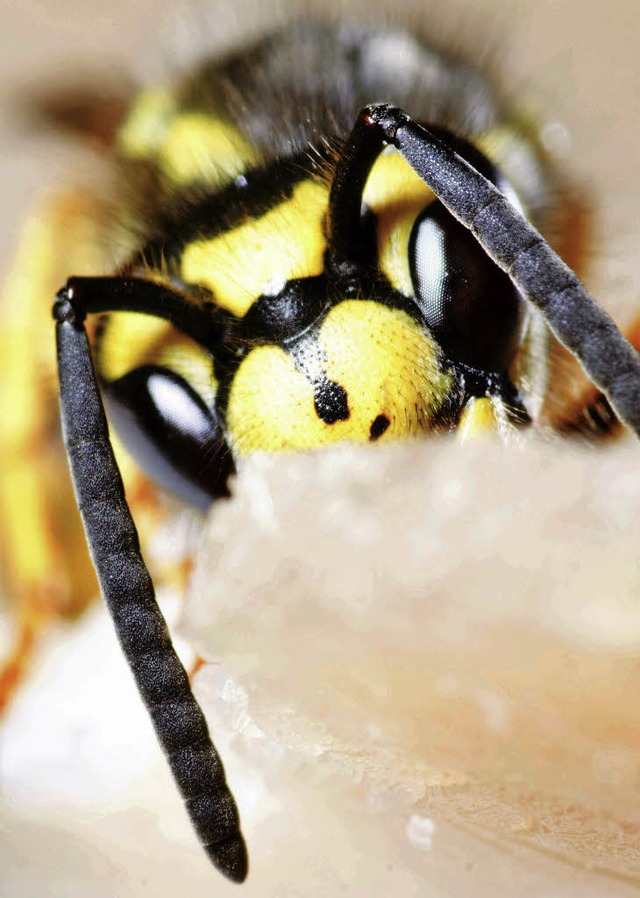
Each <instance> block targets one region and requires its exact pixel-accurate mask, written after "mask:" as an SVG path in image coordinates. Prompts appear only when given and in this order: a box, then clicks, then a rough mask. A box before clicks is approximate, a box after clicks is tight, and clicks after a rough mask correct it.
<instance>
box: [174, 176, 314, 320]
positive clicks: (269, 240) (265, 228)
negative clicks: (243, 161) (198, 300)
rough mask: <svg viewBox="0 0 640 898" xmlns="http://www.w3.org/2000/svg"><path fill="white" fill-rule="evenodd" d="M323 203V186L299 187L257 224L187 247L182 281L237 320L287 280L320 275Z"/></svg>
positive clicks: (309, 183)
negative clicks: (203, 289)
mask: <svg viewBox="0 0 640 898" xmlns="http://www.w3.org/2000/svg"><path fill="white" fill-rule="evenodd" d="M328 200H329V193H328V189H327V188H326V187H325V186H324V185H322V184H317V183H315V182H313V181H303V182H302V183H301V184H298V185H297V186H296V187H295V189H294V191H293V195H292V197H291V199H289V200H284V201H283V202H282V203H279V204H277V205H276V206H274V207H273V208H272V209H270V210H269V211H268V212H267V213H266V214H265V215H263V216H261V217H260V218H257V219H250V220H248V221H246V222H245V223H244V224H241V225H240V226H239V227H237V228H235V229H234V230H233V231H230V232H228V233H224V234H220V235H219V236H217V237H213V238H211V239H209V240H199V241H196V242H194V243H192V244H190V245H189V246H187V247H186V249H185V251H184V253H183V256H182V265H181V269H182V270H181V275H182V278H183V280H184V281H185V282H186V283H190V284H201V285H203V286H205V287H207V288H208V289H209V290H211V292H212V293H213V295H214V296H215V298H216V303H217V304H218V305H220V306H222V307H223V308H225V309H227V310H228V311H230V312H232V313H233V314H234V315H237V316H238V317H240V318H241V317H243V316H244V315H246V313H247V312H248V311H249V309H250V308H251V306H252V305H253V302H254V301H255V300H256V299H257V297H258V296H260V295H261V294H263V293H267V294H273V293H275V292H277V291H278V290H280V289H282V287H283V286H284V284H285V282H286V281H288V280H291V279H292V278H304V277H313V276H314V275H318V274H320V273H321V272H322V270H323V256H324V250H325V239H324V219H325V216H326V212H327V203H328Z"/></svg>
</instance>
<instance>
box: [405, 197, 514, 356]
mask: <svg viewBox="0 0 640 898" xmlns="http://www.w3.org/2000/svg"><path fill="white" fill-rule="evenodd" d="M409 268H410V271H411V279H412V282H413V287H414V290H415V296H416V300H417V302H418V305H419V306H420V309H421V311H422V314H423V315H424V317H425V320H426V322H427V324H428V326H429V327H430V328H431V330H432V331H433V333H434V335H435V337H436V338H437V339H438V341H439V342H440V344H441V345H442V348H443V349H444V350H445V352H446V353H447V354H448V355H449V356H450V357H451V358H452V359H455V360H457V361H460V362H464V363H465V364H467V365H471V366H472V367H474V368H479V369H481V370H483V371H495V372H499V373H502V372H504V371H506V369H507V368H508V367H509V365H510V364H511V362H512V361H513V359H514V356H515V354H516V352H517V349H518V345H519V342H520V338H521V333H522V325H523V320H524V314H525V305H524V300H523V299H522V297H521V296H520V294H519V293H518V291H517V290H516V289H515V287H514V286H513V284H512V283H511V281H510V280H509V278H508V277H507V275H506V274H505V273H504V272H503V271H501V270H500V269H499V268H498V266H497V265H495V263H494V262H492V261H491V260H490V259H489V258H488V256H487V255H486V253H485V252H484V250H483V249H482V248H481V246H480V244H479V243H478V241H477V240H476V239H475V237H474V236H473V234H471V232H470V231H468V230H467V229H466V228H465V227H464V226H463V225H461V224H460V223H459V222H458V221H456V219H455V218H453V216H452V215H451V214H450V213H449V212H447V210H446V209H445V208H444V206H443V205H442V204H441V203H440V202H438V201H436V202H434V203H432V204H431V205H430V206H428V207H427V209H426V210H425V211H424V212H423V213H422V215H420V216H419V217H418V219H417V220H416V222H415V224H414V226H413V230H412V232H411V237H410V240H409Z"/></svg>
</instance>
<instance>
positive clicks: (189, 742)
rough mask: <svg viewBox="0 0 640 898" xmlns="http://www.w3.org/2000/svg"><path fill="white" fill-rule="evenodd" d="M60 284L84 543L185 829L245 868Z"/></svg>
mask: <svg viewBox="0 0 640 898" xmlns="http://www.w3.org/2000/svg"><path fill="white" fill-rule="evenodd" d="M72 295H73V291H72V290H70V289H69V288H65V289H63V290H61V291H60V293H59V294H58V297H57V300H56V303H55V306H54V312H53V314H54V318H55V319H56V321H57V326H56V336H57V347H58V373H59V379H60V405H61V416H62V427H63V437H64V445H65V448H66V452H67V456H68V458H69V466H70V468H71V475H72V479H73V484H74V488H75V492H76V498H77V502H78V506H79V508H80V511H81V514H82V519H83V523H84V528H85V532H86V536H87V542H88V543H89V547H90V550H91V556H92V558H93V563H94V565H95V568H96V572H97V574H98V579H99V581H100V588H101V591H102V595H103V597H104V599H105V602H106V603H107V606H108V608H109V611H110V613H111V616H112V618H113V622H114V624H115V628H116V632H117V634H118V638H119V641H120V644H121V646H122V649H123V651H124V654H125V657H126V659H127V661H128V663H129V666H130V668H131V670H132V672H133V676H134V678H135V681H136V684H137V686H138V689H139V691H140V695H141V697H142V701H143V702H144V704H145V706H146V707H147V710H148V711H149V714H150V716H151V719H152V721H153V724H154V727H155V731H156V735H157V737H158V740H159V742H160V745H161V746H162V748H163V750H164V752H165V754H166V756H167V759H168V761H169V766H170V767H171V771H172V773H173V776H174V778H175V780H176V783H177V785H178V788H179V790H180V792H181V794H182V797H183V799H184V802H185V804H186V807H187V811H188V813H189V816H190V818H191V821H192V823H193V826H194V828H195V830H196V832H197V833H198V836H199V837H200V839H201V841H202V843H203V845H204V848H205V851H206V852H207V854H208V855H209V858H210V859H211V861H212V862H213V863H214V865H215V866H216V867H217V868H218V869H219V870H220V871H221V872H222V873H224V874H225V876H227V877H228V878H229V879H231V880H233V881H235V882H242V881H243V880H244V879H245V878H246V876H247V872H248V859H247V850H246V846H245V843H244V839H243V837H242V834H241V832H240V821H239V816H238V810H237V807H236V803H235V801H234V798H233V795H232V794H231V791H230V790H229V787H228V786H227V782H226V779H225V773H224V768H223V766H222V761H221V760H220V757H219V755H218V753H217V751H216V749H215V747H214V745H213V743H212V741H211V737H210V735H209V730H208V727H207V723H206V721H205V719H204V715H203V713H202V711H201V709H200V706H199V705H198V703H197V702H196V700H195V698H194V696H193V693H192V692H191V688H190V686H189V679H188V677H187V673H186V671H185V669H184V667H183V666H182V663H181V662H180V659H179V658H178V656H177V655H176V653H175V650H174V648H173V645H172V644H171V638H170V636H169V632H168V629H167V625H166V623H165V620H164V618H163V616H162V613H161V611H160V609H159V607H158V604H157V602H156V599H155V592H154V588H153V583H152V581H151V577H150V575H149V572H148V571H147V568H146V566H145V563H144V561H143V559H142V555H141V552H140V544H139V541H138V533H137V531H136V527H135V524H134V522H133V519H132V517H131V513H130V511H129V507H128V505H127V501H126V498H125V494H124V487H123V484H122V478H121V476H120V471H119V469H118V465H117V463H116V460H115V456H114V454H113V450H112V448H111V443H110V440H109V431H108V426H107V420H106V417H105V414H104V408H103V405H102V399H101V397H100V391H99V389H98V385H97V382H96V376H95V372H94V369H93V363H92V360H91V353H90V349H89V342H88V340H87V335H86V331H85V329H84V325H83V320H84V310H82V309H78V308H77V307H76V306H75V305H74V303H73V301H72Z"/></svg>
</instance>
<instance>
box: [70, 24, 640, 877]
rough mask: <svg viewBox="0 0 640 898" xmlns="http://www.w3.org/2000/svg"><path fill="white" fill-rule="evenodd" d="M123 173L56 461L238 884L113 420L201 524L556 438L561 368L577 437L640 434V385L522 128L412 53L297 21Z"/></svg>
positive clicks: (188, 789)
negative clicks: (287, 485)
mask: <svg viewBox="0 0 640 898" xmlns="http://www.w3.org/2000/svg"><path fill="white" fill-rule="evenodd" d="M327 60H330V61H331V64H330V65H327ZM114 154H115V156H116V158H117V162H118V166H119V169H120V173H121V182H122V189H121V190H122V198H123V199H122V204H121V206H122V208H121V211H122V213H123V214H124V215H125V216H126V221H127V227H128V235H129V236H128V241H125V243H127V247H126V252H125V253H124V254H123V255H124V258H122V260H121V261H119V263H118V265H117V267H116V268H115V270H114V271H112V272H111V273H109V274H104V273H93V274H78V273H74V272H73V271H71V272H70V275H71V276H70V277H69V279H68V280H67V282H66V284H65V285H64V286H63V287H62V288H61V289H60V291H59V293H58V294H57V297H56V300H55V304H54V309H53V315H54V318H55V321H56V338H57V354H58V377H59V385H60V403H61V418H62V429H63V442H64V447H65V451H66V455H67V457H68V460H69V464H70V468H71V473H72V479H73V483H74V488H75V493H76V499H77V504H78V507H79V509H80V513H81V516H82V519H83V523H84V528H85V532H86V538H87V542H88V545H89V548H90V551H91V556H92V559H93V564H94V566H95V569H96V572H97V575H98V580H99V583H100V589H101V592H102V595H103V597H104V599H105V601H106V603H107V605H108V607H109V610H110V613H111V615H112V617H113V621H114V624H115V627H116V631H117V635H118V638H119V640H120V643H121V645H122V648H123V651H124V654H125V656H126V658H127V660H128V662H129V664H130V667H131V669H132V672H133V674H134V677H135V680H136V683H137V686H138V689H139V691H140V693H141V696H142V699H143V701H144V704H145V705H146V707H147V710H148V712H149V714H150V717H151V719H152V721H153V724H154V727H155V730H156V733H157V737H158V740H159V742H160V744H161V746H162V748H163V750H164V751H165V754H166V756H167V759H168V762H169V765H170V767H171V770H172V773H173V775H174V777H175V780H176V783H177V786H178V789H179V790H180V792H181V794H182V796H183V798H184V801H185V804H186V807H187V811H188V813H189V815H190V817H191V820H192V823H193V826H194V828H195V830H196V832H197V834H198V836H199V838H200V840H201V842H202V844H203V845H204V848H205V851H206V852H207V854H208V855H209V857H210V859H211V860H212V862H213V863H214V865H215V866H216V867H217V868H218V869H219V870H220V871H221V872H222V873H223V874H225V875H226V876H228V877H229V878H230V879H232V880H234V881H237V882H241V881H243V880H244V879H245V878H246V876H247V872H248V854H247V849H246V845H245V842H244V838H243V836H242V832H241V825H240V816H239V813H238V809H237V806H236V803H235V800H234V797H233V795H232V793H231V791H230V789H229V787H228V785H227V782H226V778H225V773H224V768H223V764H222V760H221V758H220V757H219V755H218V753H217V751H216V748H215V746H214V744H213V742H212V740H211V737H210V734H209V731H208V727H207V723H206V721H205V718H204V716H203V714H202V711H201V710H200V707H199V705H198V703H197V702H196V700H195V698H194V696H193V694H192V691H191V687H190V684H189V678H188V676H187V673H186V672H185V670H184V667H183V666H182V664H181V662H180V660H179V659H178V657H177V655H176V653H175V651H174V649H173V646H172V642H171V639H170V637H169V634H168V631H167V628H166V624H165V622H164V619H163V617H162V614H161V612H160V610H159V608H158V606H157V603H156V600H155V594H154V586H153V583H152V579H151V577H150V575H149V572H148V570H147V568H146V566H145V563H144V561H143V558H142V554H141V550H140V542H139V539H138V535H137V531H136V527H135V524H134V522H133V518H132V516H131V512H130V509H129V505H128V502H127V498H126V497H125V492H124V488H123V485H122V479H121V476H120V473H119V468H118V463H117V461H116V456H115V454H114V451H113V447H112V443H111V438H110V435H109V429H108V426H107V418H106V416H105V411H104V406H106V409H107V413H108V415H109V419H110V421H111V424H112V425H113V427H114V429H115V431H116V432H117V433H118V436H119V439H120V440H121V441H122V442H123V444H124V446H125V447H126V448H127V449H128V451H129V452H130V453H131V455H132V456H133V457H134V458H135V459H136V460H137V462H138V463H139V465H140V466H141V467H142V469H143V470H144V472H145V474H146V475H147V476H148V477H149V478H151V479H152V480H153V481H154V482H156V483H158V484H159V485H160V486H161V487H163V488H164V489H166V490H168V491H170V492H172V493H174V494H175V495H177V496H178V497H179V498H181V499H182V500H184V501H185V502H187V503H190V504H192V505H194V506H196V507H198V508H201V509H206V508H207V507H208V506H209V505H210V504H211V503H212V502H215V501H218V500H221V499H224V498H226V497H227V496H228V495H229V488H228V483H229V478H230V477H231V476H232V474H233V473H234V472H235V471H236V469H237V466H238V465H239V464H240V463H241V461H242V459H243V458H244V457H246V456H247V455H249V454H251V453H253V452H256V451H266V452H292V451H300V450H308V449H314V448H317V447H321V446H323V445H326V444H329V443H335V442H341V441H346V440H348V441H356V442H360V443H371V442H375V443H383V442H388V441H390V440H396V439H402V438H408V437H416V436H419V435H421V434H425V433H434V432H438V433H440V434H458V435H460V436H462V437H464V438H468V437H469V436H472V435H474V434H476V433H480V432H489V433H494V434H496V435H497V436H498V437H499V438H502V439H505V440H509V439H510V438H511V437H512V436H513V435H514V434H516V433H518V432H519V431H521V430H522V429H524V428H527V427H532V426H533V427H535V426H539V425H540V424H541V422H544V420H545V417H544V416H545V408H546V407H547V405H548V403H549V401H552V400H549V396H553V390H554V380H553V377H554V368H553V362H552V360H553V358H554V353H556V354H558V353H562V352H563V349H562V347H564V350H566V351H568V352H570V353H572V354H573V355H574V356H575V357H576V358H577V360H578V362H579V363H580V365H581V366H582V367H583V369H584V371H585V372H586V374H587V376H588V377H589V379H590V380H591V381H592V383H593V385H594V390H593V392H592V396H591V399H590V402H589V408H590V411H589V415H588V416H586V415H585V413H584V410H583V409H581V411H580V415H578V416H577V418H576V420H575V421H573V422H567V427H571V426H574V427H577V428H580V427H581V424H582V427H581V429H584V426H585V420H586V419H587V418H588V419H589V420H590V421H592V422H594V421H595V427H596V429H598V430H600V431H607V432H608V431H612V430H613V429H614V428H615V427H616V426H617V422H618V421H619V422H622V423H623V424H625V425H627V426H628V427H629V428H630V429H631V430H633V431H635V432H636V433H637V434H640V359H639V357H638V353H637V351H636V350H635V348H634V347H633V346H632V345H631V344H630V343H629V342H628V341H627V340H626V339H625V338H624V337H623V336H622V335H621V334H620V332H619V331H618V329H617V327H616V326H615V324H614V323H613V321H612V320H611V319H610V318H609V317H608V315H607V314H606V313H605V312H604V311H603V310H602V309H601V308H600V307H599V305H598V304H597V303H596V302H595V301H594V300H593V299H592V298H591V297H590V296H589V294H588V293H587V291H586V290H585V288H584V287H583V285H582V284H581V282H580V281H579V280H578V278H577V276H576V275H575V274H574V273H573V271H572V270H571V269H570V268H568V267H567V265H566V264H565V263H564V262H563V261H562V260H561V259H560V258H559V256H558V255H557V254H556V253H555V251H554V250H553V249H552V248H551V246H550V245H549V243H548V242H547V240H546V239H545V238H544V237H543V236H542V235H541V233H540V231H539V230H538V227H543V228H544V225H545V223H546V222H548V218H549V215H550V210H549V208H548V204H547V202H546V201H545V200H544V199H542V198H541V197H542V195H543V194H544V193H545V185H546V184H547V183H548V178H549V175H548V173H547V170H546V167H545V160H544V154H543V153H542V151H541V149H540V148H539V147H538V146H536V145H535V142H533V141H532V139H531V137H530V135H529V134H528V133H527V130H526V128H524V127H521V126H519V125H518V123H517V122H516V121H514V120H513V119H512V118H510V116H509V114H508V113H507V112H505V110H504V109H503V108H502V105H501V103H500V102H499V100H498V99H497V98H496V97H495V96H494V95H493V94H492V92H491V91H490V89H489V88H488V85H487V82H486V81H485V80H484V79H483V78H482V76H481V75H479V74H478V73H477V72H475V70H473V69H471V68H469V67H468V66H467V65H466V64H465V63H462V62H460V61H458V60H456V59H454V58H452V57H448V56H446V55H445V54H443V53H441V52H440V51H437V50H435V49H433V48H431V47H430V46H429V45H428V43H423V42H421V41H420V40H418V39H417V38H415V37H413V36H412V35H410V34H408V33H406V32H404V31H400V30H398V31H395V30H393V29H391V30H386V31H384V32H381V31H376V30H372V29H367V28H363V27H360V26H356V25H339V24H320V23H314V24H307V23H298V24H295V25H292V26H289V27H287V28H286V29H284V30H281V31H279V32H277V33H275V34H273V35H270V36H268V37H266V38H263V39H262V40H260V41H259V42H257V43H256V44H255V45H254V46H252V47H251V48H249V49H245V50H243V51H242V52H241V53H231V54H230V55H228V56H225V57H222V58H217V59H213V60H208V61H205V62H204V63H202V64H201V65H200V66H198V67H197V68H196V69H195V70H194V71H193V72H192V73H190V74H189V75H187V76H186V77H184V78H183V79H182V80H181V81H180V82H179V83H178V84H177V85H173V86H169V87H160V88H157V89H154V90H149V91H147V92H145V93H143V94H142V95H141V96H140V97H139V98H138V99H137V100H136V101H135V102H134V103H133V104H132V105H131V108H130V109H129V111H128V113H127V115H126V116H125V118H124V120H123V121H122V123H121V124H120V126H119V128H118V129H117V133H116V135H115V138H114ZM523 155H524V157H525V158H526V160H527V164H526V165H525V166H524V170H523V166H522V164H521V161H522V158H523ZM518 160H519V162H520V164H518ZM87 324H91V330H90V333H89V334H88V333H87Z"/></svg>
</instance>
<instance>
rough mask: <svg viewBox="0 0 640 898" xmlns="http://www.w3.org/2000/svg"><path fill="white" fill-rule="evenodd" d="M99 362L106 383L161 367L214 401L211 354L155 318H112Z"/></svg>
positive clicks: (119, 314) (118, 315)
mask: <svg viewBox="0 0 640 898" xmlns="http://www.w3.org/2000/svg"><path fill="white" fill-rule="evenodd" d="M98 362H99V370H100V374H101V375H102V377H105V378H106V379H107V380H117V379H118V378H120V377H123V376H124V375H125V374H127V373H128V372H129V371H131V370H133V369H134V368H137V367H139V366H141V365H160V366H162V367H165V368H169V369H171V370H172V371H175V372H176V373H177V374H180V375H181V376H182V377H184V379H185V380H186V381H187V382H188V383H189V384H190V385H191V386H192V387H193V388H194V390H196V392H197V393H199V394H200V396H201V397H202V399H203V400H204V401H205V402H206V403H207V404H208V405H213V402H214V400H215V393H216V389H217V383H216V381H215V378H214V376H213V366H212V362H211V358H210V357H209V355H208V353H206V352H205V351H204V350H203V349H202V348H201V347H199V346H198V345H197V344H195V343H194V342H193V341H192V340H189V339H188V338H187V337H185V336H184V335H183V334H181V333H180V331H178V330H176V329H175V328H174V327H172V326H171V325H170V324H169V323H168V322H166V321H164V320H162V319H160V318H154V317H153V316H152V315H135V314H132V313H118V314H115V315H111V316H110V317H109V322H108V324H107V329H106V331H105V333H104V336H103V339H102V345H101V351H100V356H99V359H98Z"/></svg>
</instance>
